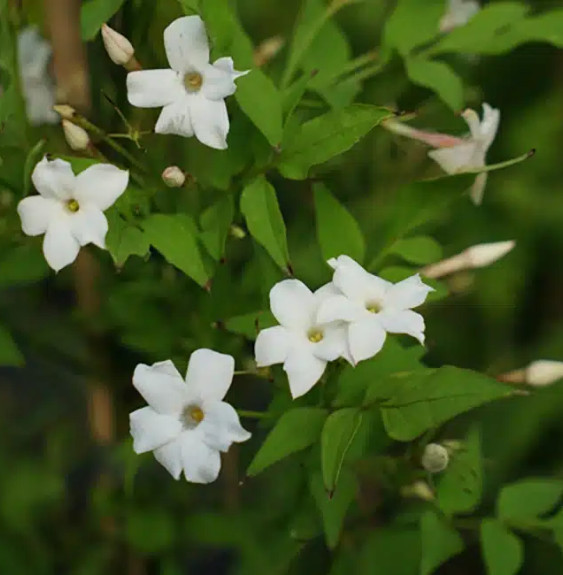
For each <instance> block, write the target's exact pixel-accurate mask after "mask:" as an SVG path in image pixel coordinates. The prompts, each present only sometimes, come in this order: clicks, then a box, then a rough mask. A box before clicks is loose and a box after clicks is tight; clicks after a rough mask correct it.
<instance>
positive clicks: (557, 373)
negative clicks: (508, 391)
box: [499, 359, 563, 387]
mask: <svg viewBox="0 0 563 575" xmlns="http://www.w3.org/2000/svg"><path fill="white" fill-rule="evenodd" d="M499 379H500V380H501V381H506V382H508V383H527V384H528V385H535V386H537V387H542V386H544V385H550V384H552V383H555V382H556V381H558V380H559V379H563V361H554V360H551V359H538V360H536V361H532V363H530V364H529V365H528V366H527V367H524V368H522V369H516V370H514V371H510V372H508V373H505V374H503V375H501V376H499Z"/></svg>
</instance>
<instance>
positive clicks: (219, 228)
mask: <svg viewBox="0 0 563 575" xmlns="http://www.w3.org/2000/svg"><path fill="white" fill-rule="evenodd" d="M234 212H235V208H234V206H233V200H232V198H231V196H225V197H224V198H223V199H221V200H219V201H218V202H216V203H214V204H213V205H211V206H209V208H207V209H206V210H205V211H204V212H203V214H202V215H201V230H202V233H201V241H202V242H203V245H204V246H205V247H206V248H207V251H208V252H209V254H210V255H211V256H212V257H213V258H214V259H215V260H220V259H221V257H222V256H223V253H224V252H225V242H226V240H227V236H228V234H229V229H230V227H231V223H232V221H233V217H234Z"/></svg>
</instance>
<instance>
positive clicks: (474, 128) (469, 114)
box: [461, 108, 481, 140]
mask: <svg viewBox="0 0 563 575" xmlns="http://www.w3.org/2000/svg"><path fill="white" fill-rule="evenodd" d="M461 115H462V116H463V119H464V120H465V121H466V123H467V125H468V126H469V132H470V133H471V137H472V138H473V139H474V140H478V139H479V137H480V136H481V121H480V120H479V114H477V112H476V111H475V110H472V109H471V108H467V109H466V110H464V111H463V112H462V114H461Z"/></svg>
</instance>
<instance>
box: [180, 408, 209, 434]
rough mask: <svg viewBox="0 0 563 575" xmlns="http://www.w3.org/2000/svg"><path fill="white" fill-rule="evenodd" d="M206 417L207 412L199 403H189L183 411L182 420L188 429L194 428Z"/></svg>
mask: <svg viewBox="0 0 563 575" xmlns="http://www.w3.org/2000/svg"><path fill="white" fill-rule="evenodd" d="M204 419H205V413H204V412H203V410H202V409H201V407H199V406H198V405H188V406H187V407H185V408H184V410H183V411H182V416H181V421H182V423H183V424H184V427H185V428H186V429H194V428H195V427H197V426H198V425H199V424H200V423H201V422H202V421H203V420H204Z"/></svg>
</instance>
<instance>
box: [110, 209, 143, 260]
mask: <svg viewBox="0 0 563 575" xmlns="http://www.w3.org/2000/svg"><path fill="white" fill-rule="evenodd" d="M106 215H107V219H108V223H109V229H108V233H107V235H106V247H107V249H108V251H109V253H110V255H111V257H112V258H113V261H114V262H115V265H117V266H118V267H121V266H123V265H124V264H125V262H126V261H127V259H128V258H129V256H139V257H142V258H143V257H145V256H146V255H147V254H148V253H149V249H150V243H149V240H148V239H147V237H146V235H145V233H144V232H143V230H141V229H140V228H138V227H135V226H134V225H132V224H130V223H129V222H126V221H125V220H124V219H123V218H121V217H120V216H119V214H118V213H117V212H116V211H115V210H110V211H109V212H107V214H106Z"/></svg>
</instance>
